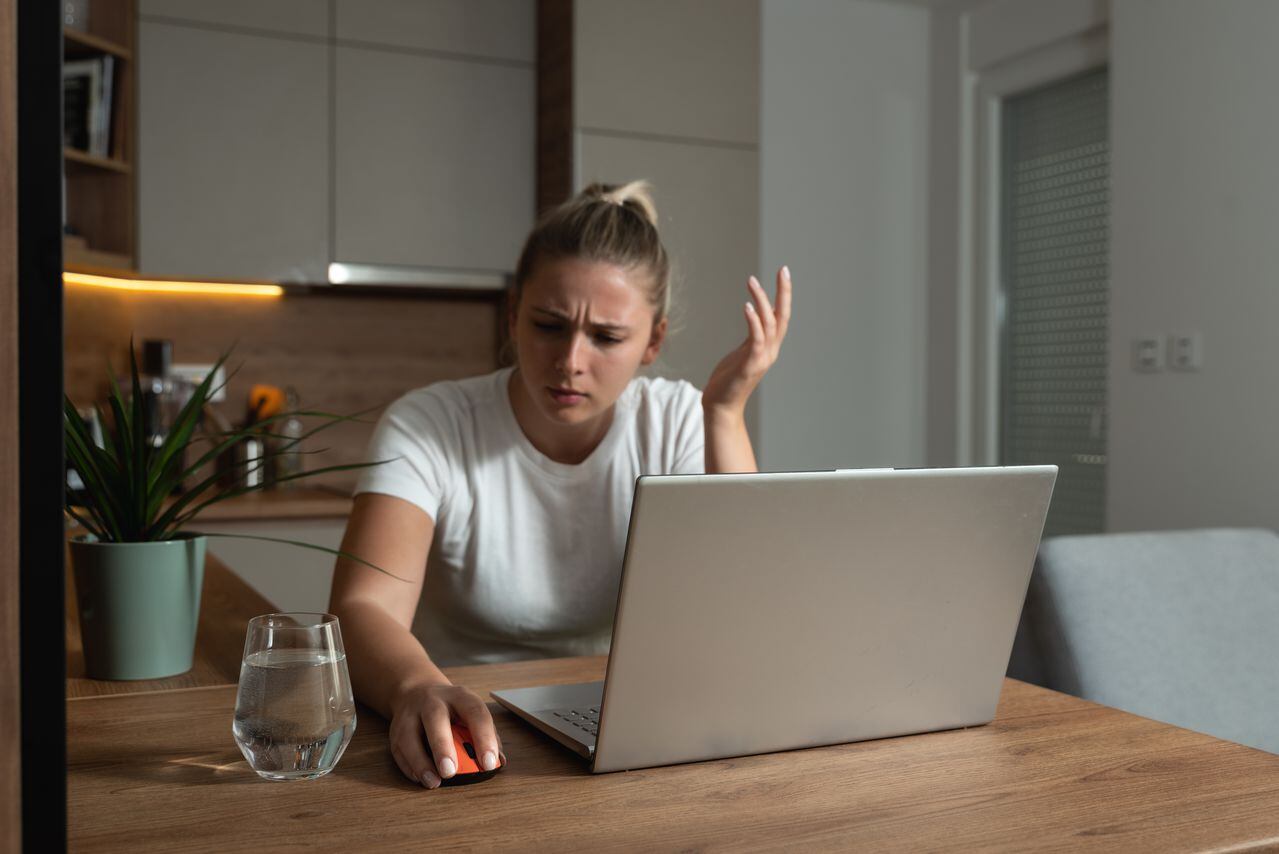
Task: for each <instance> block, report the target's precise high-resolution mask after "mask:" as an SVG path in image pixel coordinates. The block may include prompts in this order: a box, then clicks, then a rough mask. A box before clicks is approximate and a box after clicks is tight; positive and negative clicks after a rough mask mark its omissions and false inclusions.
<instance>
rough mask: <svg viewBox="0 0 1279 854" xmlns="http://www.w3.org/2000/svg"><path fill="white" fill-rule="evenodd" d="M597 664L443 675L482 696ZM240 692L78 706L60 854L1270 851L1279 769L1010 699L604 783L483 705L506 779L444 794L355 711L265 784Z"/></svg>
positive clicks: (1023, 692) (1109, 714)
mask: <svg viewBox="0 0 1279 854" xmlns="http://www.w3.org/2000/svg"><path fill="white" fill-rule="evenodd" d="M604 665H605V659H604V658H581V659H558V660H551V661H539V662H522V663H518V664H503V665H488V666H483V667H469V668H466V667H460V668H453V669H450V670H448V671H446V672H447V673H448V674H449V676H450V677H451V678H452V679H453V680H454V681H455V682H457V683H459V684H465V685H468V686H470V687H471V688H473V689H475V690H477V691H478V692H480V693H481V695H482V696H487V692H488V691H490V690H493V689H497V688H511V687H519V686H526V685H533V684H543V683H552V682H576V681H583V680H589V679H598V678H601V677H602V676H603V673H604ZM235 690H236V689H235V686H234V685H231V684H227V685H220V686H208V687H199V688H188V689H184V690H166V691H160V692H153V693H134V694H128V695H112V696H98V697H83V698H80V699H73V700H70V701H69V702H68V709H67V743H68V796H69V829H68V839H69V842H70V846H71V850H73V851H78V852H79V851H130V852H133V851H166V852H171V851H241V850H263V849H278V848H282V847H290V848H292V847H296V848H299V849H306V850H321V851H363V850H387V849H394V850H414V851H418V850H423V849H426V848H431V847H433V846H439V847H441V848H443V847H448V848H455V847H463V848H468V847H474V848H479V849H485V850H487V849H497V850H521V851H523V850H553V851H562V850H591V851H595V850H602V849H603V850H673V849H680V850H686V849H691V850H731V851H741V850H761V849H762V850H777V849H799V850H809V849H814V848H815V849H826V850H841V851H842V850H850V849H860V848H868V849H873V850H878V849H885V848H889V849H894V850H906V851H919V850H942V849H944V850H964V851H969V850H1009V849H1016V850H1026V849H1043V850H1056V851H1074V850H1077V849H1080V848H1083V847H1087V848H1089V849H1097V850H1111V851H1125V852H1128V851H1161V852H1162V851H1207V850H1225V849H1228V850H1231V851H1243V850H1260V849H1262V848H1267V847H1268V848H1272V849H1273V848H1275V847H1279V756H1273V755H1271V754H1268V753H1263V752H1260V751H1257V750H1253V749H1250V748H1246V747H1242V746H1240V745H1236V744H1232V743H1229V742H1225V741H1220V740H1217V739H1214V738H1210V737H1208V736H1205V735H1200V734H1197V733H1193V732H1190V731H1188V730H1183V729H1178V728H1176V727H1172V726H1168V725H1166V724H1161V723H1156V722H1154V721H1151V720H1147V719H1144V718H1139V717H1136V716H1134V715H1130V714H1126V713H1124V712H1120V711H1117V710H1115V709H1110V708H1107V707H1104V706H1099V705H1095V704H1093V703H1088V702H1085V701H1083V700H1079V699H1076V698H1073V697H1069V696H1066V695H1064V694H1058V693H1055V692H1053V691H1048V690H1045V689H1042V688H1038V687H1034V686H1031V685H1027V684H1025V683H1021V682H1017V681H1014V680H1006V681H1005V683H1004V692H1003V696H1002V698H1001V701H1000V704H999V710H998V714H997V717H996V719H995V721H994V723H992V724H990V725H988V726H985V727H976V728H972V729H968V730H957V731H952V732H942V733H931V734H927V735H918V736H909V737H904V738H893V739H884V740H880V741H870V742H862V743H859V744H846V745H838V746H834V747H824V748H815V749H810V750H802V751H793V752H788V753H776V754H768V755H763V756H751V757H743V758H737V759H725V760H721V761H716V762H701V763H697V764H692V765H681V766H674V767H668V768H650V769H645V770H641V771H631V772H625V773H618V774H606V775H599V776H596V775H592V774H591V773H589V771H588V770H587V767H586V765H585V764H584V763H583V762H582V761H581V760H579V759H578V758H577V757H576V756H575V755H573V754H571V753H569V752H568V751H567V750H564V749H563V748H561V747H560V746H559V745H557V744H555V743H553V742H551V741H550V740H549V739H548V738H546V737H545V736H543V735H541V734H540V733H539V732H537V731H535V730H533V729H532V728H530V727H528V726H526V725H524V724H523V723H522V722H520V721H519V720H518V719H516V718H514V717H513V716H512V715H510V714H509V713H507V712H506V711H505V710H503V709H501V707H499V706H497V705H496V704H493V703H490V705H489V708H490V709H491V710H492V711H493V714H494V718H495V720H496V722H497V726H498V730H499V732H500V734H501V738H502V741H503V747H504V749H505V752H506V754H507V757H508V759H509V764H508V766H507V768H506V769H505V770H504V771H502V772H501V773H499V774H498V775H497V776H496V777H495V778H493V779H492V780H490V781H488V782H485V783H481V784H478V785H474V786H462V787H456V788H441V789H436V790H427V789H424V788H422V787H421V786H419V785H416V784H414V783H410V782H409V781H408V780H406V779H405V778H404V777H403V776H402V775H401V774H400V772H399V770H398V768H397V767H396V765H395V763H394V761H393V760H392V758H391V756H390V753H389V751H388V749H387V740H386V732H387V725H386V722H385V721H383V720H382V719H380V718H379V717H377V715H375V714H373V713H371V712H369V711H368V710H367V709H365V708H363V707H361V708H360V710H359V721H358V726H357V729H356V733H355V737H354V739H353V740H352V742H351V745H350V747H348V749H347V751H346V753H345V755H344V756H343V757H342V759H341V761H340V763H339V765H338V767H337V769H336V770H335V771H334V772H333V773H332V774H330V775H329V776H327V777H324V778H321V779H319V780H314V781H303V782H295V783H272V782H268V781H266V780H262V779H260V778H258V777H257V776H256V775H255V774H254V773H253V772H252V771H251V770H250V769H249V768H248V765H247V764H246V763H245V761H244V759H243V758H242V757H241V755H240V752H239V750H238V749H237V747H236V745H235V742H234V741H233V739H232V737H231V718H232V711H233V707H234V704H235Z"/></svg>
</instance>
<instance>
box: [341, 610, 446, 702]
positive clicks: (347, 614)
mask: <svg viewBox="0 0 1279 854" xmlns="http://www.w3.org/2000/svg"><path fill="white" fill-rule="evenodd" d="M335 613H336V614H337V617H338V619H339V620H340V621H341V626H342V643H343V646H344V647H345V648H346V659H347V670H348V671H349V672H350V674H351V687H352V689H353V690H354V691H355V696H356V697H357V698H358V699H359V700H360V702H362V703H364V704H365V705H366V706H369V707H370V708H372V709H373V710H374V711H376V712H377V713H378V714H379V715H381V716H382V717H384V718H386V719H387V720H390V719H391V714H392V705H393V704H394V702H395V699H396V698H397V697H398V696H399V695H400V694H402V693H404V692H405V691H407V690H408V689H409V688H412V687H414V686H416V685H422V684H431V683H438V684H444V685H449V684H452V683H451V682H450V681H449V679H448V677H447V676H445V675H444V673H443V672H441V671H440V669H439V668H438V667H436V666H435V663H434V662H432V661H431V659H430V657H429V656H428V655H427V654H426V650H425V649H423V648H422V644H421V643H419V642H418V640H417V638H416V637H414V636H413V633H412V632H410V631H409V630H408V629H406V628H405V627H404V626H403V625H401V624H400V623H398V622H396V620H395V619H394V618H393V617H392V616H391V615H390V614H388V613H386V611H384V610H382V609H381V608H380V607H378V606H377V605H376V604H375V603H373V602H352V603H347V604H345V605H344V606H343V607H341V608H339V609H337V610H336V611H335Z"/></svg>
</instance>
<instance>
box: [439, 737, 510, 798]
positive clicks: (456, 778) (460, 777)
mask: <svg viewBox="0 0 1279 854" xmlns="http://www.w3.org/2000/svg"><path fill="white" fill-rule="evenodd" d="M453 751H454V755H456V756H457V773H456V774H454V775H453V776H452V777H449V778H447V779H444V780H442V781H441V782H440V785H441V786H465V785H467V784H469V783H482V782H484V781H485V780H487V779H489V778H490V777H492V776H493V775H494V774H496V773H497V772H498V771H501V770H502V764H501V760H500V759H499V760H498V762H499V764H498V766H497V767H496V768H494V769H493V770H492V771H485V770H484V769H483V768H481V767H480V763H479V759H478V758H477V756H476V753H475V742H474V739H472V738H471V731H470V730H469V729H467V728H466V725H465V724H460V723H457V722H456V721H454V722H453ZM427 752H428V753H429V752H430V745H427ZM431 761H435V757H434V756H433V755H432V756H431ZM436 767H437V768H438V767H439V766H438V765H437V766H436Z"/></svg>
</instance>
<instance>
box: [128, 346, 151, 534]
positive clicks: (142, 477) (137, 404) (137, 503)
mask: <svg viewBox="0 0 1279 854" xmlns="http://www.w3.org/2000/svg"><path fill="white" fill-rule="evenodd" d="M129 375H130V379H131V380H132V383H133V400H131V401H130V403H131V404H132V405H131V406H130V407H129V409H130V417H131V418H132V420H133V424H132V427H133V430H132V431H131V433H132V441H133V447H134V449H135V451H136V453H137V455H138V456H137V459H136V460H135V461H134V463H135V464H134V466H133V484H132V487H133V494H132V495H131V496H129V497H130V498H131V499H132V500H131V507H132V509H133V511H134V514H135V515H134V516H133V519H132V521H133V531H130V532H129V534H130V538H131V539H132V537H133V535H134V532H135V531H136V532H137V534H138V535H140V534H141V532H142V531H143V530H144V529H145V528H146V527H147V469H149V468H150V467H151V443H150V442H148V441H147V424H146V405H145V401H144V400H143V399H142V379H141V378H140V377H139V375H138V357H137V354H136V353H135V352H134V350H133V340H132V339H130V340H129Z"/></svg>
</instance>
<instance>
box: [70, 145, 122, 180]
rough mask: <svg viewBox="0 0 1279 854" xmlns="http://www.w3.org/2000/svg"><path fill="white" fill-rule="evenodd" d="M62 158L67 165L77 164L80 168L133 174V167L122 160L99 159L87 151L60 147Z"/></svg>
mask: <svg viewBox="0 0 1279 854" xmlns="http://www.w3.org/2000/svg"><path fill="white" fill-rule="evenodd" d="M62 158H63V159H64V160H66V161H67V162H69V163H78V164H80V165H82V166H91V167H94V168H97V169H110V170H111V171H112V172H120V173H123V174H125V175H129V174H132V172H133V166H132V165H131V164H129V163H125V162H124V161H123V160H116V159H115V158H114V157H99V156H98V155H96V154H90V153H88V152H87V151H81V150H80V149H78V148H70V147H68V146H63V147H62Z"/></svg>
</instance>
